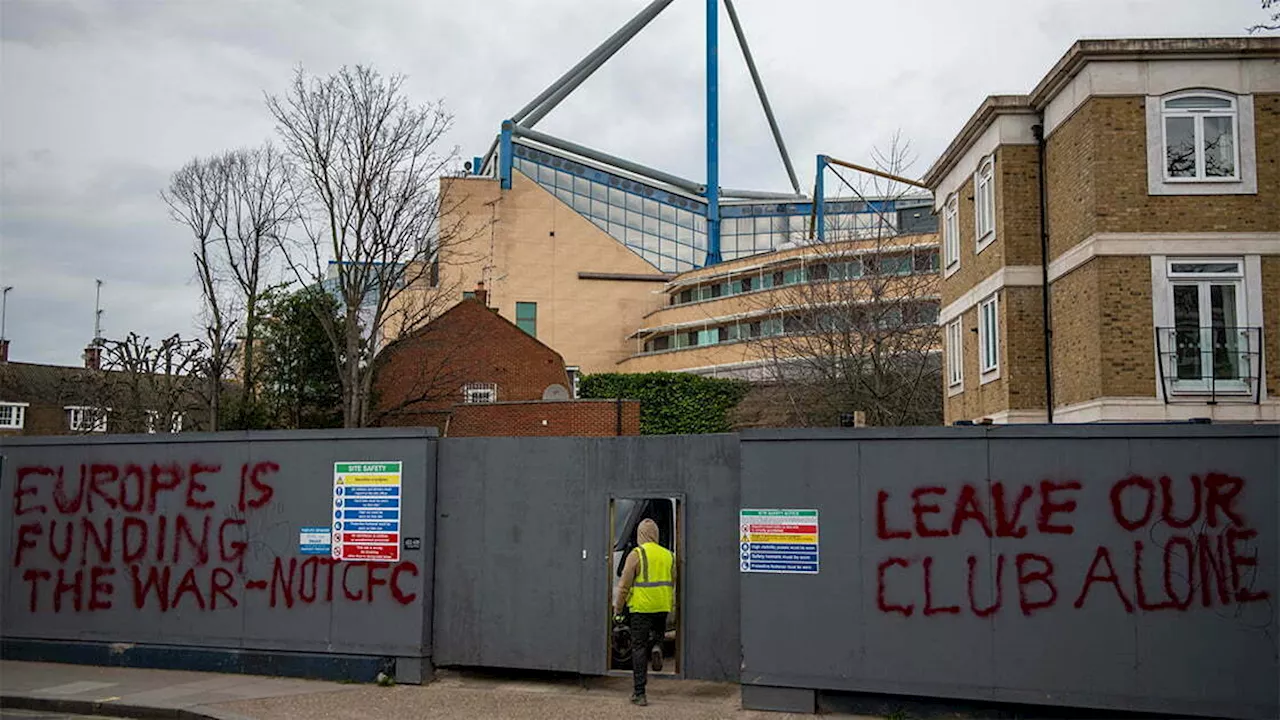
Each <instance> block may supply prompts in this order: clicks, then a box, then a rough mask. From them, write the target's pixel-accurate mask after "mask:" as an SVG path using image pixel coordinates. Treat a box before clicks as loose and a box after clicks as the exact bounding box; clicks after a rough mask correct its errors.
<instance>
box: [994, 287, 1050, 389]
mask: <svg viewBox="0 0 1280 720" xmlns="http://www.w3.org/2000/svg"><path fill="white" fill-rule="evenodd" d="M1040 298H1041V295H1040V288H1038V287H1010V288H1005V289H1004V292H1003V293H1002V294H1001V297H1000V301H1001V308H1000V314H1001V325H1002V328H1001V329H1002V330H1004V335H1003V336H1002V342H1001V348H1000V355H1001V359H1000V361H1001V363H1002V364H1003V366H1002V370H1001V373H1002V374H1003V375H1005V376H1006V377H1007V378H1008V387H1009V409H1010V410H1043V409H1044V406H1045V402H1044V334H1043V327H1044V323H1043V322H1042V318H1043V308H1042V307H1041V299H1040ZM1000 409H1003V408H1000Z"/></svg>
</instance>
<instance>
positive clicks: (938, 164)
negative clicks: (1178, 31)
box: [924, 37, 1280, 190]
mask: <svg viewBox="0 0 1280 720" xmlns="http://www.w3.org/2000/svg"><path fill="white" fill-rule="evenodd" d="M1268 58H1272V59H1280V37H1238V38H1160V39H1144V40H1079V41H1077V42H1076V43H1075V44H1074V45H1072V46H1071V47H1070V48H1069V49H1068V50H1067V52H1066V53H1065V54H1064V55H1063V56H1062V58H1061V59H1059V60H1058V62H1057V63H1056V64H1054V66H1053V67H1052V68H1051V69H1050V70H1049V72H1048V73H1047V74H1046V75H1045V76H1044V78H1042V79H1041V80H1040V82H1039V83H1037V84H1036V86H1035V88H1033V89H1032V91H1031V92H1030V93H1029V94H1027V95H992V96H990V97H988V98H987V99H986V100H984V101H983V103H982V104H981V105H980V106H979V107H978V109H977V111H976V112H974V114H973V116H972V117H970V118H969V121H968V122H966V123H965V124H964V127H963V128H961V130H960V132H959V134H957V135H956V137H955V139H954V140H952V141H951V144H950V145H948V146H947V149H946V150H944V151H943V153H942V155H941V156H939V157H938V159H937V160H936V161H935V162H934V164H933V166H932V167H930V168H929V170H928V172H926V173H925V174H924V184H925V185H927V186H929V187H930V188H932V189H935V190H936V189H937V186H938V183H939V182H941V181H942V179H943V178H944V177H946V175H947V173H948V172H950V171H951V169H952V168H953V167H954V166H955V164H956V163H957V162H959V160H960V159H961V158H962V157H963V156H964V154H965V153H966V152H968V150H969V148H970V147H971V146H972V145H973V143H974V142H975V141H976V140H977V139H978V138H979V137H981V136H982V133H983V132H985V131H986V129H987V128H989V127H990V126H991V124H992V123H993V122H994V121H995V119H996V118H997V117H999V116H1000V115H1010V114H1018V115H1034V114H1039V113H1040V112H1042V111H1043V110H1044V108H1045V106H1046V105H1048V104H1049V102H1050V101H1051V100H1053V98H1054V97H1055V96H1057V94H1058V93H1059V92H1061V91H1062V89H1063V88H1064V87H1066V86H1067V84H1068V83H1070V82H1071V80H1072V79H1073V78H1075V76H1076V75H1078V74H1079V73H1080V71H1081V70H1082V69H1083V68H1084V67H1085V66H1087V65H1088V64H1089V63H1093V62H1114V61H1143V60H1245V59H1268Z"/></svg>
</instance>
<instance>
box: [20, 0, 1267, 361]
mask: <svg viewBox="0 0 1280 720" xmlns="http://www.w3.org/2000/svg"><path fill="white" fill-rule="evenodd" d="M644 5H645V0H607V1H605V0H536V1H535V0H478V1H472V2H445V1H444V0H425V1H424V0H404V1H403V2H400V1H395V2H393V1H391V0H359V1H358V2H357V1H355V0H269V1H267V0H263V1H258V2H247V1H245V2H235V1H232V0H218V2H210V0H85V1H83V2H62V1H60V0H30V1H28V0H0V28H2V36H3V41H2V45H0V185H2V188H0V285H12V286H14V290H13V291H12V292H11V293H10V294H9V308H8V328H7V330H8V332H7V335H8V337H9V338H10V339H11V340H12V353H11V357H12V358H13V359H15V360H24V361H31V362H46V363H58V364H78V363H79V362H80V352H81V350H82V348H83V347H84V346H85V344H86V343H87V342H88V340H89V339H90V338H91V337H92V335H93V302H94V278H101V279H102V280H103V281H104V282H105V286H104V289H103V306H104V308H105V309H106V313H105V316H104V321H103V322H104V331H105V334H106V335H107V336H108V337H118V336H123V335H124V334H126V333H128V332H129V331H137V332H139V333H142V334H147V335H150V336H152V337H160V336H164V335H168V334H171V333H173V332H181V333H183V334H184V335H187V334H189V333H191V332H192V331H193V321H194V318H195V317H196V315H197V312H198V306H199V293H198V289H197V287H196V285H195V284H194V282H193V267H192V263H191V260H190V258H191V255H190V238H189V236H188V235H186V234H184V232H183V230H182V228H181V227H179V226H178V225H177V224H175V223H173V222H172V221H170V220H169V218H168V215H167V209H166V208H165V206H164V205H163V203H162V202H161V200H160V198H159V195H158V193H159V191H160V189H161V188H162V187H164V186H165V184H166V182H167V178H168V176H169V174H170V173H171V172H173V170H174V169H176V168H178V167H179V166H181V165H182V164H183V163H184V162H185V161H186V160H188V159H190V158H192V157H194V156H197V155H207V154H210V153H214V152H217V151H219V150H222V149H227V148H232V147H237V146H245V145H255V144H258V143H260V142H262V141H263V140H264V139H267V138H269V137H271V135H272V133H273V125H272V122H271V121H270V119H269V117H268V114H267V112H266V110H265V109H264V107H263V102H262V100H263V94H264V93H276V92H279V91H281V90H282V89H283V88H284V86H285V84H286V83H287V82H288V80H289V78H290V75H291V73H292V71H293V68H295V67H297V66H302V67H304V68H305V69H307V70H308V71H310V72H314V73H327V72H331V71H333V70H334V69H336V68H337V67H339V66H341V65H343V64H356V63H364V64H370V65H372V66H374V67H376V68H377V69H379V70H380V71H382V72H384V73H402V74H404V75H406V76H407V77H408V80H407V83H406V87H407V90H408V92H409V93H410V95H411V96H412V97H413V98H414V99H416V100H419V101H423V102H425V101H428V100H431V99H435V98H443V99H444V100H445V102H446V103H447V105H448V107H449V108H450V110H451V111H452V112H453V114H454V115H455V123H456V124H455V127H454V130H453V132H452V134H451V137H450V138H449V143H450V145H453V144H456V145H458V146H459V149H460V152H461V155H462V156H463V157H467V158H469V157H471V156H472V155H476V154H481V153H483V151H484V150H485V149H486V148H487V147H488V144H489V142H490V141H491V140H492V138H493V136H494V134H495V133H496V132H497V130H498V125H499V122H500V121H501V120H502V118H504V117H507V116H509V115H511V114H512V113H514V112H515V111H516V110H517V109H519V108H520V107H521V106H522V105H524V103H526V102H527V101H528V100H530V99H532V98H533V96H534V95H536V94H537V93H538V92H539V91H540V90H541V89H542V88H543V87H545V86H546V85H547V84H549V83H550V82H551V81H552V80H554V79H555V78H556V77H558V76H559V75H560V73H562V72H563V71H564V70H566V69H567V68H568V67H569V66H571V65H572V64H573V63H575V62H577V60H579V59H580V58H581V57H582V56H583V55H585V54H586V53H587V52H588V51H590V50H591V49H592V48H593V47H594V46H595V45H596V44H598V43H599V42H601V41H602V40H603V39H604V38H605V37H606V36H607V35H608V34H610V33H611V32H613V31H614V30H615V29H616V28H617V27H618V26H620V25H621V24H622V23H623V22H625V21H626V20H628V19H629V18H630V17H631V16H632V15H634V14H635V13H636V12H638V11H639V10H640V8H642V7H643V6H644ZM737 8H738V13H739V15H740V17H741V18H742V21H743V23H744V25H745V27H746V32H747V37H748V39H749V41H750V42H751V44H752V51H753V53H754V54H755V57H756V62H757V63H758V64H759V66H760V71H761V74H762V75H763V77H764V81H765V84H766V86H767V88H768V91H769V93H770V99H771V101H772V103H773V106H774V111H775V113H776V114H777V116H778V120H779V122H780V123H781V125H782V130H783V133H784V135H785V137H786V140H787V144H788V145H789V147H790V150H791V154H792V157H793V159H794V161H795V163H796V166H797V170H798V172H799V173H800V175H801V178H802V184H804V185H806V186H807V185H809V184H811V183H812V173H813V158H814V156H815V154H817V153H820V152H821V153H827V154H830V155H834V156H836V157H841V158H845V159H849V160H853V161H864V162H866V161H869V158H870V153H871V149H872V148H873V147H877V146H883V145H884V144H885V143H886V142H887V141H888V140H889V139H890V138H891V137H892V136H893V134H894V132H895V130H901V132H902V134H903V136H904V137H905V138H907V139H908V140H909V141H910V142H911V144H912V147H913V148H914V151H915V153H916V155H917V157H918V160H917V161H916V163H915V165H914V166H913V167H912V168H911V169H910V170H909V171H908V172H909V174H914V175H917V176H918V175H919V174H921V173H923V171H924V170H925V169H926V168H927V167H928V165H929V164H930V163H931V162H932V161H933V160H934V159H935V158H936V157H937V155H938V154H939V153H940V152H941V151H942V149H943V148H944V147H945V146H946V144H947V143H948V142H949V141H950V139H951V138H952V136H953V135H954V134H955V132H956V131H957V130H958V129H959V128H960V126H961V125H962V124H963V123H964V122H965V120H966V119H968V117H969V115H970V114H971V113H972V112H973V110H974V109H976V108H977V106H978V104H979V103H980V102H981V101H982V99H983V98H984V97H985V96H986V95H989V94H996V93H1018V92H1026V91H1028V90H1029V89H1030V88H1031V87H1032V86H1033V85H1034V84H1035V83H1036V81H1037V80H1039V79H1040V77H1042V76H1043V74H1044V73H1045V72H1046V71H1047V70H1048V69H1049V68H1050V67H1051V66H1052V64H1053V63H1054V62H1055V61H1056V60H1057V59H1058V58H1059V57H1060V56H1061V55H1062V54H1063V53H1064V52H1065V51H1066V49H1067V48H1068V47H1069V46H1070V44H1071V43H1072V42H1073V41H1074V40H1076V39H1078V38H1081V37H1095V38H1096V37H1154V36H1218V35H1240V34H1243V28H1245V27H1246V26H1247V25H1249V24H1251V23H1254V22H1257V21H1258V20H1259V19H1260V18H1261V15H1262V11H1261V10H1260V9H1259V3H1258V1H1257V0H967V1H965V2H955V0H879V1H877V2H862V1H855V0H788V1H787V2H779V1H778V0H737ZM704 12H705V3H704V2H703V1H702V0H675V2H674V3H673V4H672V6H671V7H669V8H668V9H667V10H666V11H665V12H664V13H663V15H661V16H659V17H658V19H657V20H655V21H654V22H653V23H652V24H651V25H650V26H649V27H648V28H646V29H645V31H644V32H643V33H642V34H641V35H640V36H638V37H637V38H636V39H635V40H634V41H633V42H632V43H631V44H630V45H628V46H627V47H626V48H624V49H623V50H622V51H621V52H620V53H618V55H616V56H615V57H614V58H613V60H611V61H610V63H609V64H608V65H606V66H605V67H604V68H602V69H601V70H600V71H599V72H598V73H597V74H596V75H595V76H594V77H593V78H591V79H590V80H589V81H588V82H587V83H586V84H584V85H583V86H582V87H581V88H580V89H579V90H578V91H577V92H576V93H575V94H574V95H572V96H570V98H569V99H568V100H566V101H565V103H564V104H563V105H561V106H560V107H559V108H557V109H556V110H555V111H554V112H552V113H551V114H550V115H548V116H547V118H546V119H545V120H544V121H543V122H542V123H541V124H540V125H539V128H540V129H542V130H545V131H547V132H550V133H553V134H556V135H560V136H562V137H567V138H571V139H573V140H576V141H578V142H581V143H583V144H586V145H589V146H593V147H597V148H600V149H603V150H606V151H608V152H612V153H615V154H618V155H621V156H624V157H627V158H630V159H633V160H637V161H639V162H643V163H647V164H650V165H653V166H656V167H659V168H662V169H664V170H668V171H671V172H675V173H676V174H679V175H684V176H686V177H689V178H693V179H702V177H703V174H704V173H703V169H702V163H703V160H702V158H703V152H704V149H703V120H702V117H703V96H702V92H703V85H702V83H703V70H704V66H703V63H704V45H703V43H704ZM722 17H723V12H722ZM722 37H723V39H724V40H725V42H724V43H723V44H722V47H721V68H722V71H721V79H722V110H721V112H722V136H721V143H722V145H721V147H722V151H721V153H722V170H721V182H722V184H723V185H724V186H726V187H734V188H756V189H769V190H786V189H788V183H787V181H786V176H785V174H784V172H783V170H782V168H781V165H780V163H779V162H778V159H777V155H776V153H775V152H774V150H773V147H772V141H771V139H770V138H769V134H768V127H767V125H766V124H765V121H764V118H763V116H762V115H761V113H760V111H759V108H758V105H757V104H756V100H755V97H754V95H753V93H752V90H751V86H750V79H749V77H748V76H747V73H746V70H745V66H744V65H743V63H742V61H741V56H740V54H739V50H738V48H737V46H736V43H734V41H733V39H732V35H731V31H730V29H729V25H728V21H727V19H724V20H722Z"/></svg>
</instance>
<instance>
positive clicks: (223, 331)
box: [161, 159, 235, 432]
mask: <svg viewBox="0 0 1280 720" xmlns="http://www.w3.org/2000/svg"><path fill="white" fill-rule="evenodd" d="M227 183H228V177H227V174H226V173H225V172H224V171H223V169H222V167H221V163H220V162H219V161H218V160H216V159H210V160H202V159H195V160H192V161H191V162H188V163H187V164H186V165H184V166H183V167H182V169H181V170H178V171H177V172H175V173H174V174H173V177H172V178H170V181H169V187H168V189H167V190H165V191H163V192H161V197H162V198H164V201H165V203H167V204H168V205H169V210H170V214H171V216H172V217H173V219H174V220H176V221H177V222H180V223H182V224H183V225H185V226H186V227H187V229H189V230H190V231H191V234H192V238H193V239H194V242H195V247H194V249H193V251H192V256H193V257H194V258H195V263H196V279H197V280H199V282H200V294H201V299H202V314H203V316H204V322H203V326H204V327H203V330H204V340H205V342H206V344H207V346H208V348H209V353H208V355H207V358H206V364H205V366H204V367H203V368H201V369H200V374H201V375H203V376H204V379H205V382H206V388H205V392H206V394H207V398H208V414H209V424H208V429H209V430H210V431H212V432H216V431H217V430H218V421H219V418H220V415H221V412H222V404H221V401H222V382H223V379H224V378H225V377H226V374H227V368H228V366H229V364H230V359H231V358H230V352H231V344H232V339H233V337H234V324H235V322H234V319H233V317H232V314H231V312H230V310H231V308H230V303H231V298H230V297H229V295H228V292H227V288H226V286H225V272H224V263H223V262H221V256H220V253H219V249H220V247H221V244H220V242H219V239H218V236H217V233H218V228H217V218H218V216H219V214H220V213H222V212H223V210H224V208H225V206H226V200H227V195H228V192H229V191H228V186H227Z"/></svg>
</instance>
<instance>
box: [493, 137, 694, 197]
mask: <svg viewBox="0 0 1280 720" xmlns="http://www.w3.org/2000/svg"><path fill="white" fill-rule="evenodd" d="M512 132H513V134H514V135H515V136H516V137H523V138H528V139H530V140H533V141H534V142H539V143H542V144H543V145H547V146H550V147H553V148H556V149H557V150H563V151H565V152H571V153H573V154H575V155H581V156H582V157H584V158H588V159H591V160H595V161H597V162H602V163H605V164H606V165H612V166H614V167H616V168H620V169H622V170H626V171H627V172H632V173H635V174H637V175H641V176H644V177H648V178H651V179H653V180H657V181H659V182H664V183H666V184H668V185H670V186H672V187H675V188H679V189H681V190H684V191H685V192H687V193H690V194H693V195H701V194H702V193H703V191H704V190H705V189H706V188H705V187H704V186H702V185H700V184H698V183H696V182H694V181H692V180H686V179H684V178H682V177H680V176H678V175H672V174H671V173H666V172H663V171H661V170H655V169H653V168H651V167H648V166H646V165H641V164H640V163H634V162H631V161H630V160H623V159H622V158H620V157H617V156H616V155H610V154H608V153H603V152H600V151H599V150H592V149H591V148H589V147H585V146H583V145H579V144H578V143H575V142H570V141H568V140H564V139H562V138H558V137H555V136H553V135H548V134H546V133H544V132H538V131H537V130H530V129H529V128H527V127H524V126H522V125H516V126H514V127H513V128H512Z"/></svg>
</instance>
